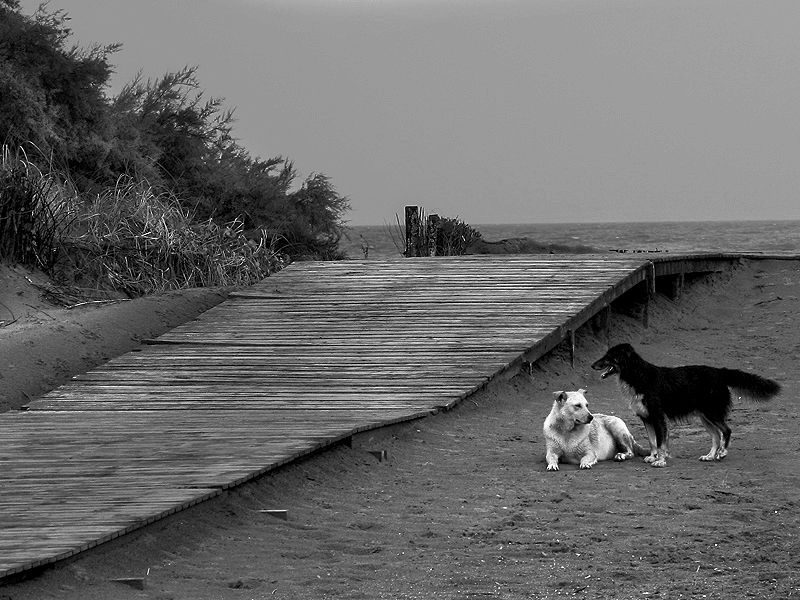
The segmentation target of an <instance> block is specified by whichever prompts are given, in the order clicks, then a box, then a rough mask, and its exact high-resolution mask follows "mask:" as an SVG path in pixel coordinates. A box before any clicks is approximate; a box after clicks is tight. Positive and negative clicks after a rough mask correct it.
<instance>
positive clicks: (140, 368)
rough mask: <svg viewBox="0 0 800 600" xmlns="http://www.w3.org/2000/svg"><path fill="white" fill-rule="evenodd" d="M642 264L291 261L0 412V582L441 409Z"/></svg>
mask: <svg viewBox="0 0 800 600" xmlns="http://www.w3.org/2000/svg"><path fill="white" fill-rule="evenodd" d="M665 264H666V263H665ZM648 269H651V270H652V269H653V263H651V262H650V261H649V260H648V259H647V258H645V257H643V256H639V257H630V256H615V255H611V256H593V255H583V256H550V255H547V256H515V257H506V256H504V257H462V258H436V259H405V260H403V259H401V260H388V261H346V262H331V263H320V262H309V263H296V264H294V265H292V266H290V267H288V268H287V269H285V270H283V271H282V272H280V273H277V274H276V275H274V276H272V277H269V278H267V279H265V280H264V281H263V282H261V283H259V284H257V285H254V286H252V287H251V288H248V289H247V290H245V291H242V292H239V293H237V294H234V295H233V296H232V297H231V298H230V299H229V300H227V301H226V302H224V303H222V304H220V305H219V306H217V307H215V308H213V309H211V310H209V311H208V312H206V313H204V314H203V315H201V317H200V318H198V319H197V320H196V321H193V322H191V323H187V324H185V325H183V326H181V327H178V328H177V329H175V330H173V331H171V332H169V333H167V334H166V335H164V336H162V337H161V338H159V339H157V340H154V343H153V344H152V345H149V346H146V347H144V348H143V349H142V350H141V351H137V352H132V353H129V354H126V355H124V356H121V357H119V358H116V359H114V360H111V361H110V362H108V363H107V364H105V365H103V366H102V367H100V368H98V369H95V370H93V371H91V372H89V373H86V374H84V375H81V376H78V377H76V378H74V380H73V381H72V382H71V383H69V384H67V385H64V386H63V387H61V388H59V389H56V390H54V391H52V392H50V393H48V394H47V395H45V396H43V397H42V398H41V399H39V400H37V401H34V402H32V403H31V404H30V406H29V410H27V411H26V412H12V413H6V414H3V415H0V578H2V577H7V576H9V575H12V574H15V573H19V572H22V571H25V570H28V569H31V568H34V567H37V566H41V565H45V564H49V563H52V562H55V561H57V560H60V559H63V558H67V557H69V556H72V555H74V554H76V553H78V552H81V551H84V550H86V549H88V548H91V547H93V546H96V545H97V544H100V543H102V542H104V541H108V540H110V539H113V538H115V537H118V536H119V535H122V534H124V533H126V532H129V531H131V530H133V529H135V528H138V527H141V526H143V525H145V524H147V523H150V522H153V521H155V520H157V519H159V518H162V517H164V516H166V515H169V514H171V513H174V512H176V511H178V510H181V509H184V508H186V507H188V506H191V505H193V504H196V503H198V502H201V501H203V500H206V499H208V498H210V497H213V496H214V495H216V494H219V493H220V491H221V490H224V489H226V488H229V487H231V486H234V485H237V484H239V483H242V482H244V481H247V480H249V479H252V478H254V477H257V476H259V475H261V474H263V473H265V472H267V471H269V470H271V469H274V468H276V467H278V466H280V465H282V464H285V463H287V462H289V461H291V460H294V459H296V458H298V457H300V456H302V455H304V454H307V453H309V452H312V451H314V450H317V449H319V448H322V447H324V446H327V445H330V444H332V443H335V442H336V441H339V440H342V439H344V438H347V437H349V436H351V435H352V434H354V433H357V432H359V431H364V430H367V429H371V428H376V427H380V426H382V425H387V424H390V423H395V422H399V421H404V420H410V419H414V418H418V417H420V416H425V415H428V414H432V413H434V412H436V411H438V410H441V409H443V408H447V407H451V406H453V405H454V404H456V403H458V402H459V401H460V400H462V399H464V398H465V397H467V396H468V395H469V394H471V393H473V392H474V391H476V390H477V389H479V388H481V387H482V386H483V385H485V384H486V383H487V382H488V381H489V380H490V379H491V378H493V377H495V376H496V375H497V374H499V373H501V372H503V371H504V370H505V369H507V368H508V367H509V366H510V365H511V364H512V363H513V362H514V361H517V360H519V359H520V358H521V357H522V356H523V354H525V353H527V357H528V359H529V360H533V359H535V358H538V357H539V356H541V355H542V354H544V353H545V352H547V351H548V350H550V349H551V348H552V347H553V346H555V345H556V344H557V343H559V342H560V341H561V340H562V339H563V338H564V336H565V335H566V332H567V330H568V329H571V328H576V327H578V326H579V325H580V324H582V323H583V322H585V321H586V320H587V319H589V318H591V316H593V315H594V314H595V313H596V312H597V311H598V310H600V309H601V308H603V307H604V306H605V305H607V304H608V303H609V302H611V301H612V300H613V299H614V298H616V297H618V296H619V295H621V294H622V293H623V292H624V291H626V290H627V289H629V288H630V287H632V286H633V285H635V284H637V283H639V282H641V281H644V280H645V278H646V277H647V273H648V271H647V270H648Z"/></svg>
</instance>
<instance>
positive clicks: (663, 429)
mask: <svg viewBox="0 0 800 600" xmlns="http://www.w3.org/2000/svg"><path fill="white" fill-rule="evenodd" d="M652 427H653V430H654V432H655V437H656V454H655V458H654V460H652V461H650V466H651V467H666V466H667V457H668V456H669V429H668V428H667V424H666V422H664V421H657V422H655V423H653V425H652ZM651 449H652V446H651ZM645 460H647V459H645Z"/></svg>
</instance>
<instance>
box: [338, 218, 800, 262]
mask: <svg viewBox="0 0 800 600" xmlns="http://www.w3.org/2000/svg"><path fill="white" fill-rule="evenodd" d="M470 225H471V226H472V227H473V228H474V229H476V230H478V231H479V232H480V233H481V236H482V237H483V239H484V240H486V241H492V242H496V241H500V240H504V239H512V238H525V239H529V240H533V241H535V242H537V243H540V244H544V245H549V244H554V245H562V246H588V247H591V248H593V249H596V250H597V251H598V252H610V251H624V252H641V251H652V252H675V253H687V252H762V253H766V254H773V253H775V254H783V253H790V254H792V253H796V254H800V220H764V221H671V222H663V221H658V222H656V221H653V222H631V223H621V222H616V223H518V224H484V225H473V224H470ZM402 240H403V234H402V231H401V229H400V227H399V226H398V225H397V223H394V224H388V223H387V224H383V225H353V226H348V227H347V228H346V230H345V236H344V237H343V238H342V240H341V242H340V243H339V247H340V249H341V250H342V251H343V252H344V253H345V254H346V255H347V257H348V258H364V257H365V251H366V257H367V258H393V257H400V256H402Z"/></svg>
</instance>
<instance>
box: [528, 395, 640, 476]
mask: <svg viewBox="0 0 800 600" xmlns="http://www.w3.org/2000/svg"><path fill="white" fill-rule="evenodd" d="M585 393H586V390H578V391H577V392H553V395H554V396H555V397H556V399H555V401H554V402H553V408H552V410H551V411H550V414H549V415H548V416H547V418H546V419H545V421H544V427H543V430H544V439H545V445H546V447H547V470H548V471H558V461H559V460H562V461H564V462H566V463H570V464H573V465H575V464H579V465H580V468H581V469H591V468H592V467H593V466H594V465H596V464H597V462H598V461H601V460H609V459H611V458H613V459H614V460H617V461H621V460H626V459H628V458H631V457H632V456H633V455H634V453H636V454H637V455H638V456H645V455H646V454H647V449H646V448H644V447H642V446H640V445H639V444H637V443H636V441H635V440H634V439H633V436H632V435H631V432H630V431H628V427H627V425H625V422H624V421H623V420H622V419H620V418H619V417H614V416H610V415H601V414H595V415H593V414H592V413H591V412H589V406H588V403H587V401H586V396H584V394H585Z"/></svg>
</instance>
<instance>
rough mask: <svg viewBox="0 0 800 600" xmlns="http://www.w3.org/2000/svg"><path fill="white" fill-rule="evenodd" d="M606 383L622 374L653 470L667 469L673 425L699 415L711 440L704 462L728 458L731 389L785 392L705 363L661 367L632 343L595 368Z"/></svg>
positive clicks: (755, 395) (756, 394)
mask: <svg viewBox="0 0 800 600" xmlns="http://www.w3.org/2000/svg"><path fill="white" fill-rule="evenodd" d="M592 368H593V369H595V370H597V371H602V372H601V374H600V377H601V379H605V378H606V377H609V376H610V375H615V374H616V375H617V376H619V386H620V389H621V390H622V391H623V393H625V394H626V395H627V396H628V397H629V399H630V406H631V408H632V409H633V412H635V413H636V414H637V415H638V416H639V418H640V419H641V420H642V422H643V423H644V428H645V429H646V430H647V437H648V438H649V440H650V454H649V456H647V457H646V458H645V459H644V460H645V462H648V463H650V464H651V465H652V466H654V467H664V466H666V465H667V458H668V457H669V428H668V421H675V420H681V419H686V418H687V417H689V416H690V415H698V416H699V417H700V419H701V420H702V422H703V425H704V426H705V428H706V430H707V431H708V433H709V435H710V436H711V450H710V451H709V452H708V454H704V455H703V456H701V457H700V460H704V461H710V460H722V459H723V458H725V456H726V455H727V454H728V444H729V443H730V440H731V428H730V427H728V424H727V422H726V419H727V416H728V413H729V412H730V408H731V390H735V391H736V392H737V394H738V395H740V396H742V395H744V396H747V397H749V398H750V399H752V400H755V401H762V400H769V399H770V398H772V397H773V396H775V395H776V394H778V393H779V392H780V390H781V386H780V385H779V384H778V383H776V382H775V381H772V380H771V379H766V378H764V377H760V376H759V375H753V374H752V373H745V372H744V371H740V370H738V369H722V368H717V367H709V366H704V365H689V366H684V367H659V366H656V365H654V364H651V363H649V362H647V361H646V360H644V359H643V358H642V357H641V356H639V355H638V354H637V353H636V351H635V350H634V349H633V347H632V346H631V345H630V344H618V345H616V346H614V347H612V348H610V349H609V350H608V352H606V353H605V355H603V356H602V357H601V358H600V359H598V360H597V361H595V362H594V363H593V364H592Z"/></svg>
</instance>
